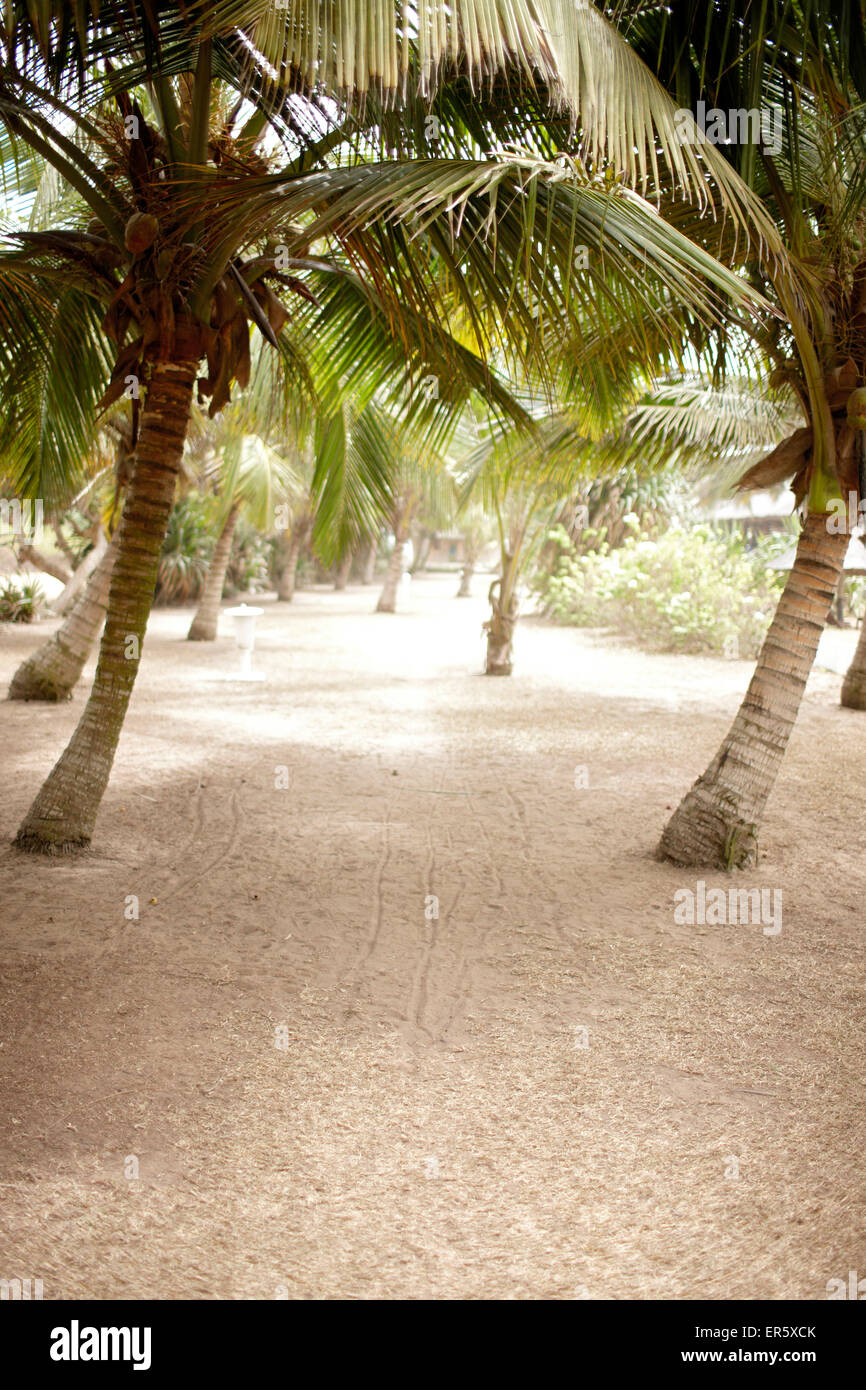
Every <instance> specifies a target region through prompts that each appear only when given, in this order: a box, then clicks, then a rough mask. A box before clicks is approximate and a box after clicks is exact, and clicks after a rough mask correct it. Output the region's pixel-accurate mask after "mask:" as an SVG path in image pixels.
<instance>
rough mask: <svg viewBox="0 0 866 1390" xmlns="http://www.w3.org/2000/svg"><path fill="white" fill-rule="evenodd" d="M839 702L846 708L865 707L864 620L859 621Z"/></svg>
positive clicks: (865, 651)
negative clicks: (858, 629)
mask: <svg viewBox="0 0 866 1390" xmlns="http://www.w3.org/2000/svg"><path fill="white" fill-rule="evenodd" d="M840 703H841V704H843V705H844V706H845V708H846V709H866V620H864V621H862V622H861V623H860V636H859V637H858V638H857V646H856V649H855V651H854V655H853V657H852V658H851V665H850V666H849V667H848V670H847V671H846V673H845V679H844V680H843V682H842V694H841V697H840Z"/></svg>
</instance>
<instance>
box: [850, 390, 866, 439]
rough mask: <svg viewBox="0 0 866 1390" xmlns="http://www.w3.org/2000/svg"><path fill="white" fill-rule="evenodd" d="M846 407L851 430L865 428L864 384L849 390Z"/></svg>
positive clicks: (865, 399) (865, 393) (865, 397)
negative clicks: (854, 389)
mask: <svg viewBox="0 0 866 1390" xmlns="http://www.w3.org/2000/svg"><path fill="white" fill-rule="evenodd" d="M847 409H848V424H849V425H850V426H851V428H852V430H866V386H858V387H857V389H856V391H852V392H851V394H850V396H849V397H848V407H847Z"/></svg>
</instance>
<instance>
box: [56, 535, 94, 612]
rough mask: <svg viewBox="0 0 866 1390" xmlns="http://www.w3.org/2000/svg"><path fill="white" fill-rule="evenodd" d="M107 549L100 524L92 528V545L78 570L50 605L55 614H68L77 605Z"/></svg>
mask: <svg viewBox="0 0 866 1390" xmlns="http://www.w3.org/2000/svg"><path fill="white" fill-rule="evenodd" d="M107 549H108V541H107V540H106V536H105V532H104V531H103V529H102V524H101V523H99V524H97V526H95V527H94V536H93V545H92V546H91V548H90V549H89V550H88V552H87V554H86V555H85V557H84V559H83V560H82V561H81V564H80V565H79V566H78V569H77V570H74V571H73V574H72V578H71V579H70V581H69V583H68V584H67V585H66V588H65V589H64V590H63V593H62V594H60V595H58V597H57V598H56V599H55V600H54V602H53V603H52V605H51V607H52V608H53V609H54V612H55V613H58V614H61V613H68V612H69V610H70V609H71V608H72V606H73V604H75V603H77V601H78V596H79V594H81V592H82V591H83V590H84V589H85V588H86V587H87V584H88V582H89V580H90V576H91V575H92V574H93V571H94V570H95V569H97V568H98V566H99V565H101V564H102V561H103V559H104V557H105V552H106V551H107Z"/></svg>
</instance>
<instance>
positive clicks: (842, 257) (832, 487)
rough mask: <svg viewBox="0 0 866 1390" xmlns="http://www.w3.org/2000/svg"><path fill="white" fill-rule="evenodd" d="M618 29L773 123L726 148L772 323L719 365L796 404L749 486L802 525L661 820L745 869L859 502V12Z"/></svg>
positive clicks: (864, 292)
mask: <svg viewBox="0 0 866 1390" xmlns="http://www.w3.org/2000/svg"><path fill="white" fill-rule="evenodd" d="M619 22H620V23H621V25H622V27H623V30H624V32H627V34H628V37H629V41H630V42H631V43H632V45H633V46H634V47H635V49H636V51H638V52H639V53H643V54H645V55H646V56H649V55H650V54H652V55H653V57H652V60H653V62H655V63H656V64H657V68H658V71H659V75H660V77H661V79H662V81H663V82H664V83H665V84H666V85H667V86H668V88H669V90H670V91H671V92H672V93H674V92H675V93H676V94H677V98H678V100H679V101H680V102H681V103H684V104H686V105H688V106H689V107H691V108H692V110H694V109H696V103H697V101H698V99H702V100H705V102H706V106H707V107H708V108H711V109H713V110H719V111H721V112H723V113H728V112H734V113H736V112H737V111H739V110H743V111H748V110H749V109H750V108H751V109H754V108H761V109H763V110H764V111H767V112H769V111H773V110H774V111H775V121H776V129H777V132H778V134H779V137H780V138H779V139H778V140H770V139H768V138H766V137H764V138H762V139H761V140H753V141H745V142H738V141H737V140H734V141H733V142H732V143H731V144H730V145H729V146H727V153H728V157H729V158H730V160H731V163H732V167H733V166H734V165H736V167H737V169H738V172H739V173H740V174H741V176H742V177H743V178H744V180H745V181H747V182H748V183H749V184H750V186H751V187H752V188H753V189H754V191H755V193H756V194H757V195H758V196H760V197H761V199H762V200H763V202H764V205H765V208H766V210H767V212H768V213H769V214H770V215H771V216H772V217H773V218H774V220H775V221H776V223H777V226H778V228H779V230H780V232H781V234H782V235H783V236H784V238H785V244H786V249H787V252H788V257H787V263H786V264H784V265H777V267H776V269H775V270H774V269H773V267H772V266H770V265H768V264H767V262H766V260H765V259H764V258H762V257H759V258H757V259H755V260H753V261H752V262H751V264H750V265H749V267H748V273H749V275H750V277H751V279H752V283H754V284H755V285H760V286H761V288H762V289H763V291H764V292H765V294H766V295H767V296H768V297H771V298H775V301H776V306H777V316H776V317H775V318H773V319H766V318H762V317H760V316H759V317H758V318H752V319H749V318H741V320H740V325H739V332H738V333H737V334H735V335H732V334H731V332H730V329H729V328H728V329H727V330H726V333H725V335H724V337H723V338H721V339H720V340H717V345H716V353H717V362H719V363H723V362H724V359H725V357H726V356H727V355H728V354H730V353H731V352H732V351H733V350H734V349H735V348H736V346H737V343H738V342H740V343H742V342H746V341H749V340H751V342H752V344H753V345H754V348H755V350H756V351H757V353H758V354H760V358H761V359H762V360H763V362H764V363H766V364H767V367H768V370H769V371H771V372H772V378H771V379H772V381H773V383H774V384H784V385H787V387H788V388H789V389H790V390H791V391H792V392H793V394H794V395H795V396H796V398H797V400H798V402H799V405H800V407H801V410H802V414H803V418H804V424H803V425H802V426H801V427H800V428H798V429H796V430H795V431H794V432H793V433H792V434H790V435H789V437H788V438H787V439H785V440H784V441H782V443H781V444H779V445H778V446H777V447H776V449H774V451H773V453H772V454H771V455H770V456H769V457H768V458H767V459H766V460H763V461H762V462H761V463H760V464H758V465H756V466H755V468H754V469H753V470H751V476H749V475H747V477H746V479H745V480H744V481H745V482H747V483H750V482H751V483H757V482H758V481H760V483H761V484H763V485H765V486H766V485H771V484H774V483H781V482H783V481H786V480H791V485H792V487H793V489H794V492H795V495H796V497H797V500H798V503H799V504H801V506H802V509H803V511H804V513H805V518H804V524H803V529H802V531H801V534H800V540H799V545H798V549H797V556H796V560H795V563H794V566H793V568H792V570H791V572H790V575H789V578H788V582H787V584H786V587H785V589H784V591H783V594H782V597H781V599H780V601H779V607H778V611H777V614H776V618H775V620H774V622H773V623H772V625H771V627H770V629H769V631H768V633H767V637H766V641H765V644H764V648H763V650H762V652H761V654H760V656H759V659H758V664H757V667H756V670H755V674H754V676H753V679H752V682H751V684H750V686H749V689H748V691H747V693H746V696H745V699H744V701H743V704H742V706H741V708H740V710H739V712H738V714H737V716H736V718H735V720H734V723H733V725H732V727H731V729H730V731H729V733H728V734H727V736H726V737H725V739H724V740H723V742H722V745H721V747H720V749H719V751H718V753H717V754H716V756H715V757H714V758H713V760H712V761H711V763H710V765H709V767H708V768H707V769H706V771H705V772H704V773H703V775H702V776H701V777H699V778H698V780H697V782H696V783H695V784H694V786H693V787H692V789H691V791H690V792H689V793H688V794H687V796H686V797H685V798H684V800H683V801H682V802H681V804H680V805H679V807H678V808H677V810H676V811H675V813H674V815H673V817H672V818H671V820H670V821H669V823H668V825H667V826H666V828H665V831H664V834H663V835H662V839H661V843H660V845H659V853H660V855H661V856H662V857H664V858H669V859H672V860H674V861H676V862H677V863H680V864H695V865H702V864H709V865H718V866H721V867H728V868H730V867H733V866H745V865H747V864H749V863H752V862H754V861H755V859H756V856H757V835H758V829H759V826H760V823H761V819H762V816H763V813H764V809H765V806H766V803H767V799H768V797H769V795H770V792H771V791H772V788H773V785H774V783H775V780H776V777H777V775H778V771H779V768H780V765H781V761H782V758H783V756H784V752H785V749H786V746H787V743H788V739H789V736H790V733H791V730H792V728H793V725H794V721H795V719H796V716H797V712H798V708H799V705H800V701H801V699H802V694H803V690H804V688H805V684H806V681H807V679H808V675H809V672H810V670H811V667H812V664H813V661H814V657H815V652H816V650H817V646H818V641H819V639H820V636H821V632H822V630H823V628H824V625H825V622H826V620H827V616H828V613H829V609H830V604H831V602H832V599H833V596H834V594H835V592H836V589H837V585H838V580H839V576H840V573H841V568H842V563H843V560H844V555H845V550H846V546H847V540H848V538H847V536H845V535H844V534H842V533H840V530H839V528H838V527H835V526H833V525H832V524H831V522H832V504H833V502H834V499H838V498H842V499H845V500H847V497H848V494H849V492H850V491H853V492H854V493H855V495H856V496H858V497H860V496H863V495H864V493H866V471H864V452H863V433H862V425H858V424H856V423H852V420H851V419H849V417H848V414H847V410H848V406H849V402H850V401H851V400H852V399H855V398H856V393H857V392H859V391H861V390H862V388H863V386H864V384H866V178H864V174H863V167H864V166H863V140H864V128H866V127H864V110H863V102H864V98H866V61H864V54H866V43H864V15H863V10H862V6H861V5H859V4H854V3H848V2H847V0H841V3H839V4H836V5H832V6H831V5H828V4H823V3H821V0H817V3H812V0H810V3H809V4H805V3H798V0H794V3H788V0H778V3H775V2H774V0H770V2H769V3H767V4H762V5H760V6H754V5H751V4H748V3H746V0H742V3H734V4H733V6H726V7H725V14H724V17H722V16H721V13H720V11H719V10H718V9H717V7H716V6H715V5H707V6H704V7H701V6H689V7H685V6H678V7H671V6H668V7H657V8H653V9H647V8H644V7H641V9H640V11H638V10H636V9H634V8H633V7H630V6H627V7H623V10H622V12H621V13H620V15H619Z"/></svg>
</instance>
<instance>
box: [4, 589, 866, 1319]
mask: <svg viewBox="0 0 866 1390" xmlns="http://www.w3.org/2000/svg"><path fill="white" fill-rule="evenodd" d="M454 584H455V581H454V580H453V579H452V578H448V579H447V580H441V579H434V578H430V579H423V580H421V581H416V583H415V592H414V596H413V609H414V611H413V612H412V613H411V614H402V615H401V614H398V615H396V616H395V617H393V618H388V617H386V616H383V615H378V616H377V615H373V614H372V613H371V612H370V609H371V608H372V606H373V601H374V595H373V593H372V591H371V590H369V589H362V588H355V589H350V590H348V591H347V592H346V593H343V594H334V593H328V592H324V591H322V592H316V593H309V592H304V593H301V594H299V595H298V596H297V600H296V603H295V604H293V605H292V607H291V609H286V608H278V607H277V606H276V605H275V604H272V603H269V602H267V601H266V608H267V612H266V616H265V618H263V619H262V621H261V624H260V641H259V646H258V650H257V664H258V665H259V666H260V668H261V669H262V670H264V671H265V672H266V674H267V677H268V679H267V682H266V684H263V685H259V686H254V685H251V686H240V685H237V684H227V683H224V682H220V681H218V680H217V679H216V677H217V676H218V674H219V672H220V671H222V670H224V669H226V668H227V667H231V666H232V665H233V664H234V661H235V654H234V651H233V648H232V645H231V643H230V642H229V641H224V640H221V641H220V642H219V643H218V644H216V646H215V647H210V646H204V645H203V644H186V643H184V642H182V641H180V640H179V639H180V638H181V637H182V635H183V633H184V631H185V628H186V626H187V624H188V621H189V613H188V612H186V613H184V612H168V613H166V612H165V611H163V612H160V613H158V614H157V615H156V616H155V617H154V619H153V621H152V625H151V632H150V635H149V638H148V644H147V648H146V653H145V659H144V670H143V672H142V677H141V679H140V682H139V686H138V689H137V690H136V694H135V697H134V701H133V706H132V709H131V712H130V715H129V719H128V721H127V727H126V731H125V733H124V737H123V741H122V744H121V748H120V752H119V755H118V760H117V763H116V765H115V771H114V775H113V778H112V784H111V787H110V789H109V793H108V795H107V797H106V800H105V803H104V806H103V811H102V815H101V818H100V822H99V826H98V832H97V838H96V842H95V847H94V852H93V853H92V855H91V856H90V857H89V858H87V859H83V860H78V861H74V862H72V861H70V862H43V861H33V860H30V859H24V858H20V857H19V856H17V855H15V854H14V853H13V852H11V851H10V850H8V849H4V850H2V851H0V893H2V898H0V903H2V933H3V951H2V965H0V1010H2V1013H0V1041H2V1048H0V1088H2V1094H3V1096H4V1100H5V1104H4V1110H5V1113H6V1115H7V1117H8V1122H7V1123H6V1124H4V1126H3V1136H2V1144H0V1181H2V1188H0V1194H2V1205H0V1276H5V1277H14V1276H18V1277H34V1278H36V1277H41V1278H42V1279H43V1282H44V1288H45V1297H46V1298H55V1297H96V1298H123V1297H163V1298H165V1297H195V1298H197V1297H208V1298H260V1297H264V1298H271V1297H275V1296H277V1297H279V1296H288V1297H291V1298H295V1297H310V1296H313V1297H353V1298H366V1297H377V1296H379V1297H382V1296H384V1297H409V1298H422V1297H436V1298H463V1297H470V1298H477V1297H488V1296H490V1297H505V1298H508V1297H516V1298H533V1297H553V1298H574V1297H605V1298H628V1297H646V1298H660V1297H676V1298H708V1297H746V1298H749V1297H771V1298H780V1297H795V1298H808V1299H816V1298H822V1297H825V1296H826V1295H825V1287H826V1283H827V1280H828V1279H831V1278H835V1277H846V1276H847V1272H848V1271H849V1269H852V1268H856V1269H858V1270H860V1271H861V1273H864V1274H866V1217H864V1202H863V1198H864V1185H866V1179H864V1174H863V1163H862V1149H863V1131H864V1124H863V1106H862V1100H863V1082H862V1072H863V1042H862V1038H863V1015H864V995H863V979H864V955H866V950H864V948H866V933H864V909H863V902H864V887H866V870H864V867H863V862H862V860H863V854H862V843H861V842H862V822H863V818H862V813H861V808H862V802H863V771H864V761H866V760H864V748H866V716H861V715H856V714H852V713H849V712H846V711H842V710H840V709H839V707H838V703H837V702H838V690H839V683H840V682H839V678H838V677H837V676H836V675H833V674H831V673H828V672H826V671H820V672H817V673H816V675H815V676H814V677H813V680H812V682H811V685H810V689H809V692H808V694H807V700H806V704H805V706H804V711H803V716H802V718H801V721H800V724H799V726H798V728H797V730H796V733H795V737H794V740H793V743H792V747H791V749H790V752H789V756H788V758H787V761H786V766H785V770H784V773H783V776H782V779H781V781H780V784H779V787H778V789H777V792H776V794H775V796H774V799H773V802H772V804H771V810H770V815H769V816H768V819H767V822H766V825H765V828H764V832H763V835H762V838H761V848H762V851H763V856H764V857H763V858H762V862H761V867H760V868H759V869H758V870H757V871H755V872H754V873H752V874H750V875H746V876H744V877H743V878H742V879H741V880H740V882H741V884H743V885H746V886H763V887H770V888H777V887H780V888H781V889H782V890H783V894H784V924H783V930H782V932H781V933H780V934H779V935H778V936H776V937H768V936H765V935H764V934H763V932H762V931H761V928H760V927H759V926H722V927H712V926H707V927H687V926H678V925H676V924H675V922H674V918H673V909H674V898H673V895H674V892H675V891H676V890H677V889H678V888H682V887H692V888H694V887H695V878H696V876H695V875H694V874H692V875H686V874H683V873H682V872H680V871H677V870H675V869H673V868H671V867H670V866H665V865H661V864H658V863H656V862H655V861H654V860H653V859H652V857H651V850H652V848H653V846H654V843H655V841H656V839H657V836H658V833H659V831H660V829H661V827H662V824H663V822H664V818H665V815H666V808H667V807H669V806H671V805H672V804H674V803H675V800H676V799H677V798H678V797H679V796H680V795H681V794H682V792H683V791H684V790H685V788H686V787H687V786H688V785H689V783H690V782H691V780H692V779H693V778H694V776H695V775H696V774H697V773H698V772H699V771H700V770H701V768H702V767H703V766H704V764H705V762H706V760H707V759H708V757H709V755H710V754H711V753H712V751H714V749H715V747H716V745H717V743H718V741H719V738H720V737H721V735H722V733H723V732H724V729H725V727H726V725H727V722H728V720H729V718H730V716H731V714H732V713H733V711H734V709H735V708H736V705H737V703H738V700H739V697H740V695H741V693H742V691H743V689H744V688H745V685H746V683H747V681H748V676H749V669H750V668H749V667H748V665H746V664H745V663H727V662H720V661H709V660H706V661H705V660H696V659H692V658H673V657H671V658H666V657H648V656H646V655H643V654H640V653H637V652H624V651H619V650H616V649H614V648H613V647H611V646H610V645H606V644H605V643H603V642H602V641H600V640H599V639H598V638H597V637H593V636H592V635H590V634H582V633H579V632H575V631H568V630H563V629H554V628H546V627H543V626H541V625H527V626H526V627H525V628H524V629H523V631H522V632H521V636H520V647H519V652H518V658H519V666H518V672H517V674H516V675H515V677H514V678H513V679H512V680H511V681H491V680H485V679H482V678H481V677H480V676H479V675H478V674H476V673H477V672H478V670H479V665H480V642H479V633H478V629H479V626H480V621H481V618H482V616H483V613H482V608H483V605H482V604H481V603H480V602H478V601H475V600H472V601H469V602H460V603H457V602H456V601H454V600H452V599H451V597H450V595H451V593H452V592H453V588H454ZM48 630H50V629H49V628H48V626H47V625H44V626H42V627H41V628H39V629H32V630H29V629H20V628H14V629H9V628H7V629H4V630H3V632H2V636H0V679H2V681H3V683H4V684H5V682H6V681H8V678H9V676H10V675H11V673H12V671H13V669H14V667H15V665H16V664H17V661H18V660H19V659H20V658H21V656H22V655H23V654H24V653H26V652H27V651H29V650H31V649H32V647H33V646H34V645H35V644H36V643H37V642H38V641H39V640H41V639H42V638H43V637H44V635H45V633H46V632H47V631H48ZM837 638H838V641H836V648H837V649H838V650H840V651H841V650H842V647H843V646H844V645H845V644H846V643H848V644H849V645H850V641H852V640H853V634H841V635H840V634H835V635H834V640H835V639H837ZM843 655H844V652H843ZM831 664H832V663H831ZM80 708H81V698H80V697H79V698H78V699H77V700H76V701H75V702H74V703H73V704H71V705H67V706H65V707H63V708H60V709H57V708H48V707H37V706H28V707H25V706H21V705H9V704H3V705H0V728H2V739H3V743H2V747H3V765H4V786H5V788H6V795H5V796H4V804H3V810H2V817H0V838H2V840H3V842H6V841H7V840H8V838H9V836H10V835H11V834H12V833H13V832H14V829H15V826H16V824H17V822H18V820H19V819H20V816H21V815H22V814H23V812H24V811H25V810H26V807H27V805H28V803H29V800H30V798H31V797H32V795H33V793H34V791H35V789H36V787H37V785H38V783H39V780H40V779H41V777H42V776H43V775H44V773H45V771H46V770H47V768H48V766H49V765H50V762H51V759H52V758H53V757H54V756H55V755H56V754H57V753H58V752H59V751H60V749H61V748H62V746H63V744H64V742H65V741H66V738H67V737H68V735H69V733H70V731H71V729H72V727H73V725H74V722H75V720H76V718H77V716H78V713H79V712H80ZM280 768H285V769H286V770H287V773H286V776H287V780H288V783H289V785H288V787H287V788H285V787H281V786H280V787H278V786H277V785H275V783H276V782H277V781H284V780H286V776H283V775H281V774H280V773H279V771H278V769H280ZM576 769H583V770H584V771H583V773H580V772H579V773H578V775H577V776H576V775H575V770H576ZM576 782H577V783H578V785H575V783H576ZM582 782H587V783H588V785H586V786H582V785H580V784H581V783H582ZM703 877H705V878H706V880H707V883H708V885H710V886H712V885H715V884H721V885H722V886H724V887H726V888H727V887H728V886H729V885H728V882H727V881H726V880H725V879H724V876H723V875H712V874H710V875H704V876H703ZM131 894H135V895H137V896H138V898H139V901H140V920H139V921H138V922H134V921H127V920H126V919H125V917H124V908H125V903H126V899H127V896H128V895H131ZM434 895H435V897H436V898H437V899H438V917H436V916H435V915H434V910H433V909H434V904H433V903H432V901H431V899H432V898H433V896H434ZM154 900H155V901H154ZM425 907H426V913H425ZM279 1030H282V1031H279ZM581 1030H586V1031H585V1032H582V1031H581ZM583 1042H586V1043H587V1045H586V1046H583V1045H582V1043H583ZM275 1044H279V1045H275ZM132 1159H135V1160H137V1164H138V1174H139V1176H138V1178H137V1179H136V1178H135V1177H130V1176H128V1174H130V1173H134V1172H135V1164H134V1163H132V1162H131V1160H132ZM734 1160H736V1162H734ZM736 1170H738V1172H739V1176H738V1177H733V1176H731V1175H732V1174H733V1172H734V1171H736ZM726 1173H727V1174H728V1176H726Z"/></svg>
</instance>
